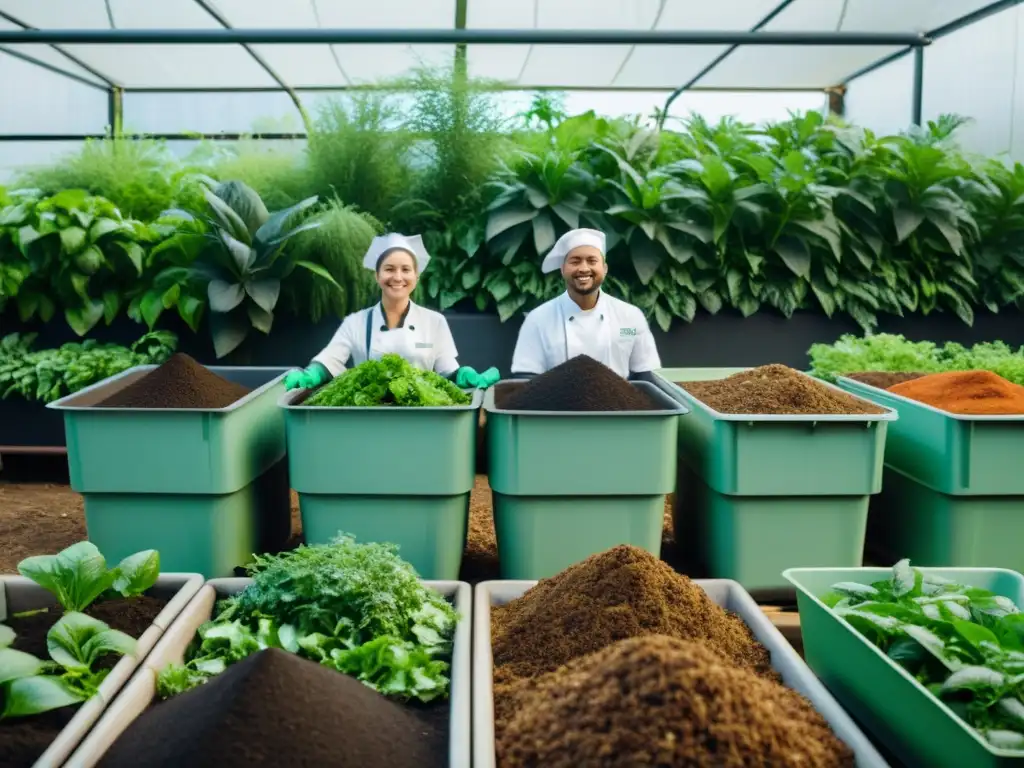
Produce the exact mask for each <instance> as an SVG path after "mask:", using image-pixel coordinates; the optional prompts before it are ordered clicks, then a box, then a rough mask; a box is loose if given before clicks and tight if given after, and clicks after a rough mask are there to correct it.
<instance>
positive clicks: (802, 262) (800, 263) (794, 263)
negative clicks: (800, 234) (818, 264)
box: [775, 235, 811, 277]
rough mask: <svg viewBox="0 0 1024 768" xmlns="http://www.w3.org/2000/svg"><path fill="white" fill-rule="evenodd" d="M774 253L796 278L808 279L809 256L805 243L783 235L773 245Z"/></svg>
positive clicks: (809, 269)
mask: <svg viewBox="0 0 1024 768" xmlns="http://www.w3.org/2000/svg"><path fill="white" fill-rule="evenodd" d="M775 252H776V253H777V254H779V258H781V259H782V261H783V263H784V264H785V265H786V266H787V267H789V270H790V271H791V272H792V273H793V274H794V275H796V276H797V277H808V276H809V275H810V274H811V254H810V252H809V251H808V250H807V243H806V242H804V241H803V240H801V239H800V238H797V237H791V236H789V235H783V236H782V237H780V238H779V240H778V242H776V243H775Z"/></svg>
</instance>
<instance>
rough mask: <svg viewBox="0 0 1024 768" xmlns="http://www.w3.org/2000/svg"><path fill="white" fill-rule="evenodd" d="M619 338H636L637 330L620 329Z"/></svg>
mask: <svg viewBox="0 0 1024 768" xmlns="http://www.w3.org/2000/svg"><path fill="white" fill-rule="evenodd" d="M619 336H636V328H619Z"/></svg>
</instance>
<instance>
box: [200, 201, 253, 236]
mask: <svg viewBox="0 0 1024 768" xmlns="http://www.w3.org/2000/svg"><path fill="white" fill-rule="evenodd" d="M203 197H204V198H206V202H207V203H209V205H210V208H212V209H213V212H214V215H215V216H216V217H217V219H218V221H219V222H220V225H221V227H222V228H223V230H224V232H225V233H226V234H227V235H229V236H231V237H233V238H234V239H235V240H238V241H239V242H242V243H245V244H246V245H252V235H251V234H250V232H249V229H248V228H247V227H246V226H245V222H244V221H242V219H241V217H240V216H239V215H238V214H237V213H235V211H234V210H233V209H232V208H231V206H230V205H228V204H227V203H226V202H224V201H223V200H221V199H220V198H219V197H217V195H215V194H213V192H211V191H210V190H208V189H204V190H203Z"/></svg>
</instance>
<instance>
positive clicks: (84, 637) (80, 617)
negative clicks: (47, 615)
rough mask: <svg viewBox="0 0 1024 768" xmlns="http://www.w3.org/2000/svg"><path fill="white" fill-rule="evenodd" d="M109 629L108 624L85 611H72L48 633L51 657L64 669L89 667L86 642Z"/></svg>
mask: <svg viewBox="0 0 1024 768" xmlns="http://www.w3.org/2000/svg"><path fill="white" fill-rule="evenodd" d="M105 629H107V625H106V624H104V623H103V622H102V621H100V620H98V619H94V618H92V617H91V616H86V615H85V614H84V613H79V612H77V611H70V612H68V613H66V614H64V616H63V617H61V619H60V621H58V622H57V623H56V624H54V625H53V626H52V627H50V630H49V632H47V633H46V648H47V650H48V651H49V652H50V658H52V659H53V660H54V661H55V662H57V663H58V664H60V665H61V666H62V667H64V669H80V670H85V669H88V668H89V657H88V656H87V655H86V651H85V644H86V642H87V641H88V640H89V639H90V638H91V637H92V636H94V635H96V634H98V633H100V632H102V631H104V630H105Z"/></svg>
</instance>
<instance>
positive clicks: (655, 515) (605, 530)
mask: <svg viewBox="0 0 1024 768" xmlns="http://www.w3.org/2000/svg"><path fill="white" fill-rule="evenodd" d="M630 383H631V384H632V385H633V386H635V387H637V388H638V389H640V390H642V391H643V392H645V393H647V394H648V395H649V396H650V397H652V398H654V399H655V400H656V401H657V402H658V403H659V404H660V405H661V408H660V409H659V410H652V411H600V412H584V411H574V412H559V411H510V410H504V409H501V408H498V407H497V406H496V405H495V399H494V398H495V391H496V389H497V388H500V387H502V386H506V385H511V386H516V385H521V384H522V382H515V381H503V382H499V383H498V384H497V385H496V386H495V387H494V388H491V389H489V390H488V391H487V393H486V395H485V396H484V411H485V412H486V413H487V445H488V451H489V453H490V475H489V481H490V485H491V490H492V498H493V506H494V526H495V533H496V534H497V539H498V557H499V559H500V561H501V573H502V578H507V579H542V578H546V577H548V576H553V575H554V574H556V573H558V572H559V571H561V570H563V569H565V568H567V567H568V566H570V565H572V564H573V563H577V562H579V561H580V560H583V559H585V558H587V557H589V556H590V555H592V554H594V553H596V552H602V551H604V550H606V549H609V548H611V547H614V546H616V545H617V544H633V545H635V546H638V547H642V548H644V549H646V550H648V551H649V552H652V553H653V554H655V555H658V554H659V553H660V552H661V531H662V518H663V516H664V509H665V494H667V493H671V492H672V489H673V487H674V486H675V473H676V468H675V464H676V432H677V426H678V422H679V416H681V415H683V414H685V413H686V412H687V411H686V408H685V407H684V406H683V405H682V404H681V403H679V402H678V401H676V400H673V399H672V398H671V397H669V396H668V395H666V394H665V393H664V392H662V391H661V390H660V389H658V387H656V386H655V385H653V384H650V383H647V382H643V381H640V382H630Z"/></svg>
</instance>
